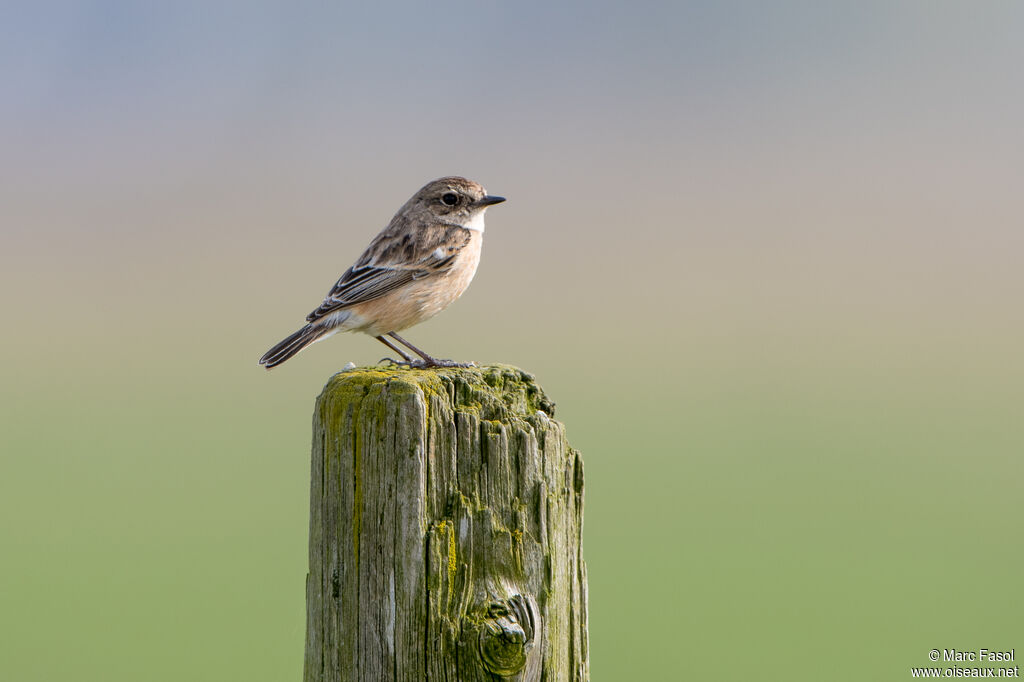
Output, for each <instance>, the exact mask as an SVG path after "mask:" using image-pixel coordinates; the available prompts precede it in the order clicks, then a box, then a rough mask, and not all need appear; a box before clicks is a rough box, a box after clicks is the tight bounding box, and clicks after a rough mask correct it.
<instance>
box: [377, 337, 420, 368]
mask: <svg viewBox="0 0 1024 682" xmlns="http://www.w3.org/2000/svg"><path fill="white" fill-rule="evenodd" d="M373 338H375V339H377V340H378V341H380V342H381V343H383V344H384V345H385V346H387V347H388V348H390V349H391V350H393V351H395V352H396V353H398V354H399V355H401V356H402V359H403V360H405V363H404V364H408V365H410V366H411V365H412V363H413V362H415V360H413V359H412V356H411V355H409V354H408V353H406V352H405V351H404V350H402V349H401V348H399V347H398V346H396V345H395V344H393V343H391V342H390V341H388V340H387V339H385V338H384V337H383V336H375V337H373ZM384 360H391V358H384ZM382 362H383V360H382ZM391 362H395V361H394V360H391ZM395 364H403V363H395Z"/></svg>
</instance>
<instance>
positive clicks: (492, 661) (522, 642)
mask: <svg viewBox="0 0 1024 682" xmlns="http://www.w3.org/2000/svg"><path fill="white" fill-rule="evenodd" d="M533 624H534V614H533V608H532V606H531V604H530V602H529V601H527V600H526V599H525V598H524V597H523V596H522V595H519V594H517V595H514V596H513V597H511V598H510V599H508V600H504V601H496V602H492V603H491V605H490V606H489V607H488V609H487V618H486V620H484V623H483V627H482V628H481V629H480V660H481V661H482V662H483V665H484V667H485V668H486V669H487V671H488V672H490V673H491V674H494V675H500V676H502V677H509V676H512V675H515V674H516V673H518V672H519V671H521V670H522V669H523V667H524V666H525V665H526V658H527V655H528V654H529V653H530V649H532V648H533V635H534V626H533Z"/></svg>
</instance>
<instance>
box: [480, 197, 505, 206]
mask: <svg viewBox="0 0 1024 682" xmlns="http://www.w3.org/2000/svg"><path fill="white" fill-rule="evenodd" d="M503 201H505V197H496V196H494V195H493V194H488V195H486V196H485V197H484V198H483V199H478V200H477V201H475V202H473V203H474V204H476V205H477V206H490V205H491V204H500V203H501V202H503Z"/></svg>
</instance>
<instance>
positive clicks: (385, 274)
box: [260, 177, 505, 369]
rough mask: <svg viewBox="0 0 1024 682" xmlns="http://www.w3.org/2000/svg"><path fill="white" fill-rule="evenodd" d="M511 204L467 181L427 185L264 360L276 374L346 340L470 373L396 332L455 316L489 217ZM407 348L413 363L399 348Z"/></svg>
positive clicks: (422, 364) (416, 362) (418, 362)
mask: <svg viewBox="0 0 1024 682" xmlns="http://www.w3.org/2000/svg"><path fill="white" fill-rule="evenodd" d="M502 201H505V198H504V197H498V196H494V195H491V194H488V193H487V192H486V190H484V188H483V187H481V186H480V185H479V184H477V183H475V182H473V181H472V180H467V179H466V178H459V177H447V178H441V179H439V180H434V181H433V182H429V183H427V184H426V185H425V186H424V187H423V188H422V189H420V191H418V192H416V194H414V195H413V196H412V198H411V199H409V201H407V202H405V205H404V206H402V208H401V209H399V211H398V213H396V214H395V217H394V218H392V219H391V222H390V223H388V226H387V227H385V228H384V230H383V231H382V232H381V233H380V234H378V235H377V237H376V238H375V239H374V240H373V241H372V242H370V245H369V246H368V247H367V248H366V251H364V252H363V255H362V256H360V257H359V260H357V261H356V263H355V265H353V266H352V267H350V268H349V269H348V270H346V271H345V274H343V275H342V276H341V279H339V280H338V281H337V283H336V284H335V285H334V287H333V288H332V289H331V291H330V293H328V294H327V298H325V299H324V301H323V303H321V304H320V307H319V308H317V309H316V310H314V311H313V312H311V313H310V314H309V315H307V316H306V323H307V324H306V325H305V326H304V327H303V328H302V329H300V330H299V331H297V332H295V333H294V334H292V335H291V336H289V337H288V338H286V339H284V340H283V341H281V343H279V344H277V345H276V346H274V347H273V348H271V349H270V350H268V351H267V352H266V354H264V356H263V357H262V358H260V364H261V365H264V366H265V367H266V368H267V369H270V368H271V367H276V366H277V365H280V364H281V363H282V362H284V361H285V360H287V359H288V358H290V357H292V356H293V355H295V354H296V353H298V352H299V351H300V350H302V349H303V348H305V347H306V346H308V345H309V344H311V343H314V342H316V341H321V340H323V339H326V338H327V337H328V336H331V335H333V334H336V333H338V332H348V331H359V332H363V333H364V334H369V335H370V336H373V337H374V338H376V339H377V340H378V341H380V342H381V343H383V344H384V345H385V346H387V347H388V348H390V349H391V350H392V351H394V352H395V353H397V354H398V355H399V356H401V358H402V362H399V363H397V364H401V365H406V366H409V367H465V366H468V365H466V364H464V363H458V362H453V361H451V360H439V359H437V358H434V357H431V356H430V355H428V354H427V353H425V352H423V351H422V350H420V349H419V348H417V347H416V346H414V345H412V344H411V343H409V342H408V341H406V340H405V339H403V338H402V337H401V336H399V335H398V334H397V333H396V332H399V331H402V330H403V329H407V328H409V327H411V326H413V325H416V324H419V323H420V322H423V321H424V320H427V319H430V318H431V317H433V316H434V315H437V314H438V313H439V312H441V311H442V310H444V309H445V308H447V307H448V306H449V305H451V304H452V302H454V301H455V299H457V298H458V297H459V296H461V295H462V292H464V291H465V290H466V288H467V287H468V286H469V283H470V282H471V281H472V279H473V275H475V274H476V268H477V265H478V264H479V263H480V246H481V244H482V243H483V237H484V212H485V211H486V210H487V207H488V206H492V205H494V204H498V203H501V202H502ZM386 337H390V338H391V339H392V340H394V341H395V342H397V343H399V344H401V346H405V347H406V348H408V349H409V350H410V351H411V352H412V353H414V354H416V355H417V356H419V357H418V358H415V359H414V358H413V357H412V356H411V355H409V353H407V352H406V351H405V350H403V349H402V348H401V346H396V345H395V344H394V343H392V341H389V340H388V338H386Z"/></svg>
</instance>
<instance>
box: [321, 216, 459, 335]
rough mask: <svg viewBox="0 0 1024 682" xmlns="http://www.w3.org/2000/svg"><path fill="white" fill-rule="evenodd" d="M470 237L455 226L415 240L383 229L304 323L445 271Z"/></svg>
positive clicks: (442, 227)
mask: <svg viewBox="0 0 1024 682" xmlns="http://www.w3.org/2000/svg"><path fill="white" fill-rule="evenodd" d="M470 237H471V233H470V231H469V230H467V229H465V228H462V227H460V226H457V225H444V226H438V227H435V228H433V229H430V228H428V229H426V230H423V231H422V232H421V233H420V234H419V235H418V238H417V239H415V240H410V239H409V238H408V237H403V238H402V239H399V238H398V236H397V235H395V234H393V233H390V231H387V230H386V231H385V232H383V233H381V234H380V235H379V236H378V237H377V238H376V239H375V240H374V241H373V243H371V244H370V246H369V247H368V248H367V249H366V252H365V253H364V254H363V255H362V257H361V258H360V259H359V260H358V261H357V262H356V265H354V266H353V267H351V268H349V269H348V270H346V271H345V274H343V275H342V276H341V278H340V279H338V281H337V282H336V283H335V284H334V287H332V288H331V291H330V292H329V293H328V294H327V296H326V298H324V300H323V303H321V304H320V306H319V307H317V309H316V310H314V311H313V312H311V313H310V314H309V315H307V316H306V321H307V322H313V321H315V320H319V319H320V318H322V317H324V316H326V315H329V314H330V313H332V312H334V311H336V310H341V309H343V308H347V307H349V306H353V305H356V304H358V303H365V302H367V301H372V300H374V299H376V298H380V297H381V296H384V295H385V294H388V293H390V292H392V291H394V290H395V289H398V288H400V287H403V286H405V285H406V284H408V283H409V282H412V281H413V280H420V279H423V278H425V277H435V276H438V275H441V274H444V273H446V272H448V270H449V269H450V268H451V266H452V264H453V263H454V261H455V258H456V256H457V255H458V253H459V251H461V250H462V248H463V247H464V246H465V245H466V244H468V243H469V240H470Z"/></svg>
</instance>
